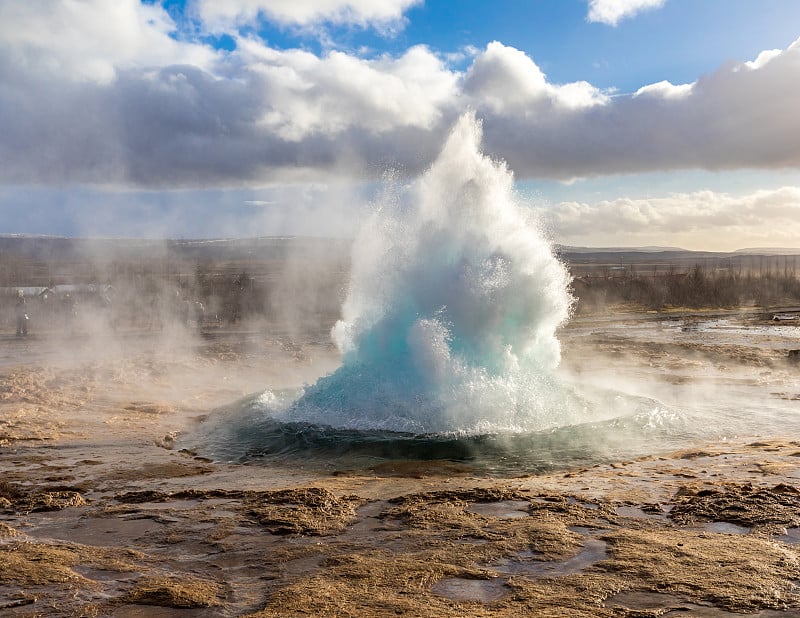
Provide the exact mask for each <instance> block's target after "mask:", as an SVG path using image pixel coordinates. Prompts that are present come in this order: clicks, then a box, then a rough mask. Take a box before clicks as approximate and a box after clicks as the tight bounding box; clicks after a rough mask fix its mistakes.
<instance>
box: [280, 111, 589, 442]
mask: <svg viewBox="0 0 800 618" xmlns="http://www.w3.org/2000/svg"><path fill="white" fill-rule="evenodd" d="M480 141H481V126H480V123H479V122H478V121H477V120H476V119H475V117H474V116H473V115H472V114H467V115H465V116H463V117H461V118H460V120H459V121H458V122H457V124H456V125H455V127H454V129H453V131H452V133H451V134H450V136H449V138H448V140H447V142H446V144H445V146H444V148H443V150H442V152H441V154H440V156H439V158H438V159H437V160H436V161H435V162H434V163H433V165H432V166H431V167H430V169H429V170H428V171H427V172H426V173H425V174H424V176H423V177H422V178H421V179H420V180H419V182H418V183H416V184H415V185H414V186H413V187H412V188H410V189H408V190H407V191H406V192H405V194H401V195H399V196H398V194H397V193H396V192H395V193H393V194H391V195H389V196H387V197H385V198H383V199H381V200H379V202H378V203H377V204H376V207H375V210H374V213H373V214H372V216H371V217H370V218H369V220H368V221H366V222H365V224H364V226H363V227H362V229H361V231H360V233H359V235H358V237H357V238H356V241H355V243H354V249H353V266H352V273H351V280H350V285H349V290H348V295H347V299H346V301H345V303H344V307H343V311H342V315H343V317H342V319H341V320H340V321H339V322H338V323H337V324H336V326H335V327H334V329H333V337H334V340H335V342H336V344H337V345H338V346H339V349H340V351H341V352H342V358H343V361H342V366H341V367H340V368H339V369H338V370H337V371H336V372H334V373H333V374H331V375H328V376H325V377H323V378H321V379H320V380H319V381H318V382H317V383H316V384H314V385H313V386H309V387H307V388H306V389H305V391H304V393H303V394H302V396H301V397H300V398H299V399H297V400H296V401H294V402H293V403H291V404H290V405H289V406H288V407H287V408H285V409H284V410H282V411H280V412H277V413H276V414H274V415H273V416H274V418H277V419H279V420H283V421H299V422H305V423H312V424H317V425H328V426H331V427H337V428H349V429H358V430H368V429H379V430H388V431H402V432H414V433H442V432H454V433H459V434H480V433H487V432H498V431H500V432H509V431H511V432H522V431H532V430H539V429H543V428H546V427H552V426H556V425H561V424H564V422H569V419H566V418H564V417H565V415H566V414H568V411H569V410H570V409H571V408H572V407H573V406H571V405H566V403H567V402H565V400H564V391H563V389H562V388H560V386H559V385H558V383H557V381H556V380H555V379H554V377H553V370H554V369H555V368H556V366H557V365H558V362H559V357H560V349H559V343H558V339H557V338H556V329H557V328H558V327H559V325H560V324H562V323H563V322H564V321H565V320H566V319H567V317H568V316H569V312H570V307H571V303H572V299H571V297H570V295H569V293H568V291H567V285H568V282H569V276H568V273H567V271H566V269H565V268H564V266H563V265H562V264H561V263H560V262H559V261H558V260H557V259H556V257H555V256H554V255H553V252H552V250H551V247H550V245H549V244H548V242H547V241H546V240H545V238H544V237H543V235H542V233H541V232H540V230H539V228H538V226H537V225H536V224H535V222H534V221H533V220H532V219H531V213H530V211H529V210H527V209H525V208H524V207H523V206H522V205H520V204H519V203H518V201H517V199H516V197H515V194H514V190H513V176H512V174H511V172H510V171H509V170H508V169H507V168H506V165H505V163H503V162H499V161H493V160H491V159H490V158H489V157H487V156H484V155H483V154H481V152H480ZM572 403H574V402H570V404H572Z"/></svg>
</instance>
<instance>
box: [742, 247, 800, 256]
mask: <svg viewBox="0 0 800 618" xmlns="http://www.w3.org/2000/svg"><path fill="white" fill-rule="evenodd" d="M734 253H749V254H751V255H800V248H797V247H795V248H790V247H753V248H748V249H737V250H736V251H734Z"/></svg>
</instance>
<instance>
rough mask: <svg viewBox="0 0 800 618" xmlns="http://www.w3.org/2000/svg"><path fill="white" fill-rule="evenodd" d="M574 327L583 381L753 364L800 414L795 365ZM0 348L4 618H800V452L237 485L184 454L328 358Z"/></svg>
mask: <svg viewBox="0 0 800 618" xmlns="http://www.w3.org/2000/svg"><path fill="white" fill-rule="evenodd" d="M584 327H586V328H587V329H589V330H590V331H591V332H588V331H587V332H581V330H580V329H581V328H584ZM575 329H576V330H575V331H573V334H572V335H570V334H567V336H565V337H564V341H565V360H566V362H572V364H573V367H576V368H577V369H576V370H578V369H580V370H584V371H588V369H587V367H588V366H589V364H590V362H591V361H592V359H593V358H596V357H597V356H602V357H603V358H607V359H610V360H608V362H604V363H603V364H604V365H606V366H608V364H609V363H611V364H613V363H614V362H622V358H621V357H624V361H625V362H631V361H635V362H637V363H639V364H645V365H647V366H648V367H654V368H655V369H656V370H657V371H659V372H661V373H662V374H663V375H664V376H666V377H665V378H664V379H665V380H666V381H667V382H669V381H671V380H676V379H678V378H680V379H681V380H686V381H691V380H693V379H698V378H697V373H698V370H699V369H703V371H705V372H714V371H716V372H722V371H725V370H726V369H724V368H731V367H733V366H735V368H736V371H737V376H739V375H744V376H747V375H748V372H752V375H754V376H762V379H764V378H763V375H764V372H766V373H769V375H770V376H777V378H779V381H780V384H782V385H783V386H782V387H781V389H779V390H781V392H785V393H787V398H786V399H785V401H789V402H792V401H794V400H792V399H791V398H790V397H789V396H790V395H791V394H792V393H793V392H794V391H793V390H792V389H793V388H795V387H793V383H792V381H791V375H792V374H791V371H793V369H792V367H791V366H789V365H786V364H785V359H784V354H783V350H782V349H781V347H780V346H777V345H765V346H763V347H759V346H752V345H742V344H741V342H738V343H737V342H736V341H732V342H731V343H730V344H726V343H724V342H722V343H720V342H718V341H703V340H698V341H697V342H696V343H695V345H694V346H692V342H691V341H688V340H687V341H677V342H676V341H669V340H665V341H661V340H660V339H658V337H653V339H656V340H655V341H651V342H650V343H648V342H647V340H646V337H645V336H644V335H641V336H639V335H638V334H637V335H635V336H631V337H626V336H625V335H624V330H620V332H619V333H617V331H616V330H614V332H612V333H609V332H608V329H605V330H604V329H599V330H598V329H597V328H596V327H595V326H591V327H590V326H586V324H585V323H584V324H583V325H581V324H578V325H576V326H575ZM632 332H634V333H636V332H638V331H636V329H634V330H633V331H632ZM654 332H655V331H654ZM768 335H769V334H768V333H767V336H768ZM0 345H2V346H3V347H5V348H6V350H5V352H4V353H3V357H4V358H6V359H8V360H7V361H6V362H4V364H3V365H2V366H0V470H1V471H2V476H1V477H0V479H2V480H0V613H2V615H8V616H114V617H134V616H137V617H138V616H141V617H144V616H147V617H156V618H158V617H160V616H187V617H194V616H197V617H205V616H209V617H210V616H261V617H267V616H276V617H277V616H281V617H283V616H309V615H312V616H398V615H407V616H431V617H433V616H437V617H438V616H444V615H447V616H515V617H516V616H521V615H527V616H578V617H580V616H586V617H590V616H591V617H598V616H599V617H604V616H609V617H612V616H613V617H646V616H653V617H655V616H701V617H702V616H707V617H712V618H715V617H726V616H739V615H751V616H762V617H775V616H800V508H799V507H800V469H798V465H797V464H798V462H800V435H798V436H793V435H773V436H764V437H761V438H759V439H741V440H727V441H725V442H707V443H703V444H696V445H692V448H689V449H682V450H677V451H675V450H672V451H669V450H665V451H663V452H662V451H659V452H657V453H651V454H647V455H645V456H642V457H636V458H633V459H627V460H619V461H610V462H606V463H602V464H597V465H593V466H587V467H583V468H580V469H567V470H559V471H558V472H553V473H550V474H547V475H539V476H536V475H531V474H529V473H526V471H525V470H519V471H518V472H517V473H514V474H506V475H504V476H497V475H492V474H487V473H486V472H485V471H484V470H481V469H478V468H476V467H473V466H471V465H470V464H469V462H429V461H419V462H414V461H400V462H393V461H381V462H375V463H374V465H364V466H362V467H355V468H348V469H333V468H330V467H325V466H319V465H311V464H304V463H303V462H296V463H295V464H294V465H286V464H280V465H279V464H277V463H274V464H269V465H241V464H228V463H219V462H214V461H211V460H210V459H209V458H207V457H206V456H205V455H204V454H203V453H196V452H191V451H187V450H185V449H181V448H180V440H179V439H178V438H179V436H180V435H181V432H186V431H188V430H191V428H192V426H193V424H194V423H195V422H197V420H198V419H200V418H202V417H204V416H205V415H207V414H209V413H210V411H211V410H212V409H213V408H214V407H215V406H217V405H220V404H222V403H226V402H229V401H231V400H233V399H235V398H237V397H240V396H242V395H244V394H247V393H250V392H253V391H256V390H258V389H259V388H263V387H264V385H265V384H272V383H277V382H279V383H281V384H287V385H297V384H302V383H303V381H306V380H309V379H312V377H313V376H314V375H315V374H316V375H319V374H320V373H324V372H325V371H326V370H328V369H329V368H330V367H332V366H335V362H336V361H335V358H333V357H332V355H331V353H330V350H329V349H328V348H326V347H325V346H322V345H317V344H315V343H314V342H307V343H304V344H302V345H296V346H287V345H285V343H281V342H275V341H273V340H271V339H269V338H268V337H265V336H264V335H262V334H259V333H255V334H250V335H248V336H247V337H242V336H239V335H237V336H233V335H232V336H231V337H228V338H224V337H220V338H216V339H206V340H196V341H192V342H191V343H190V344H181V345H171V346H169V347H168V348H166V349H164V348H156V347H154V346H153V345H152V342H151V341H150V340H149V339H146V340H141V339H137V343H135V345H134V344H129V345H125V346H122V348H121V350H122V351H121V352H119V353H116V352H115V353H114V354H111V353H109V354H105V355H99V354H98V353H97V350H96V349H93V350H84V353H80V352H81V351H80V350H76V353H75V355H74V358H72V359H70V358H69V355H66V356H64V355H58V356H54V355H52V354H48V355H45V354H41V353H39V352H37V349H36V342H35V341H34V342H25V343H24V344H17V342H15V341H13V340H4V341H2V342H0ZM14 345H24V346H27V347H26V348H25V349H23V348H22V347H20V348H18V349H17V350H16V353H15V351H14V350H11V351H9V350H8V346H14ZM42 345H44V343H42ZM676 346H677V348H676ZM798 347H800V346H798ZM26 349H30V350H32V351H31V352H30V353H28V352H26V351H25V350H26ZM687 350H688V351H689V352H690V353H689V352H687ZM26 354H28V355H27V356H26ZM615 354H616V355H617V356H618V357H619V358H617V360H616V361H615V360H614V359H615ZM570 359H571V360H570ZM797 384H798V385H797V386H796V390H797V391H800V380H799V381H798V383H797ZM767 390H769V391H771V392H772V391H774V390H775V389H774V388H773V383H772V382H769V383H768V384H767ZM798 412H800V410H798Z"/></svg>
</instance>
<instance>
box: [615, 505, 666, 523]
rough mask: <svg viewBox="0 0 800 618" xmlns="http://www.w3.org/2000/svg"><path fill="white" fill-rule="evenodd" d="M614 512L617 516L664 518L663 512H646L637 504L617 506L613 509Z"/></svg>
mask: <svg viewBox="0 0 800 618" xmlns="http://www.w3.org/2000/svg"><path fill="white" fill-rule="evenodd" d="M614 514H615V515H617V516H618V517H633V518H636V519H658V520H666V518H667V516H666V515H665V514H664V513H648V512H647V511H645V510H644V509H642V508H640V507H638V506H618V507H617V508H615V509H614Z"/></svg>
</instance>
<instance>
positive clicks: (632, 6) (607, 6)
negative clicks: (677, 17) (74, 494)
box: [587, 0, 666, 26]
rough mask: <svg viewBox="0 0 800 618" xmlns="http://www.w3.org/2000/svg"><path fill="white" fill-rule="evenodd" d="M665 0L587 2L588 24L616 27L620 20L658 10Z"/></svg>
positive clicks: (595, 0)
mask: <svg viewBox="0 0 800 618" xmlns="http://www.w3.org/2000/svg"><path fill="white" fill-rule="evenodd" d="M665 2H666V0H589V14H588V16H587V19H588V20H589V21H590V22H600V23H602V24H608V25H609V26H616V25H617V24H618V23H619V22H620V21H621V20H623V19H627V18H629V17H633V16H634V15H636V14H637V13H639V12H641V11H647V10H652V9H659V8H661V7H662V6H664V3H665Z"/></svg>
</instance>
